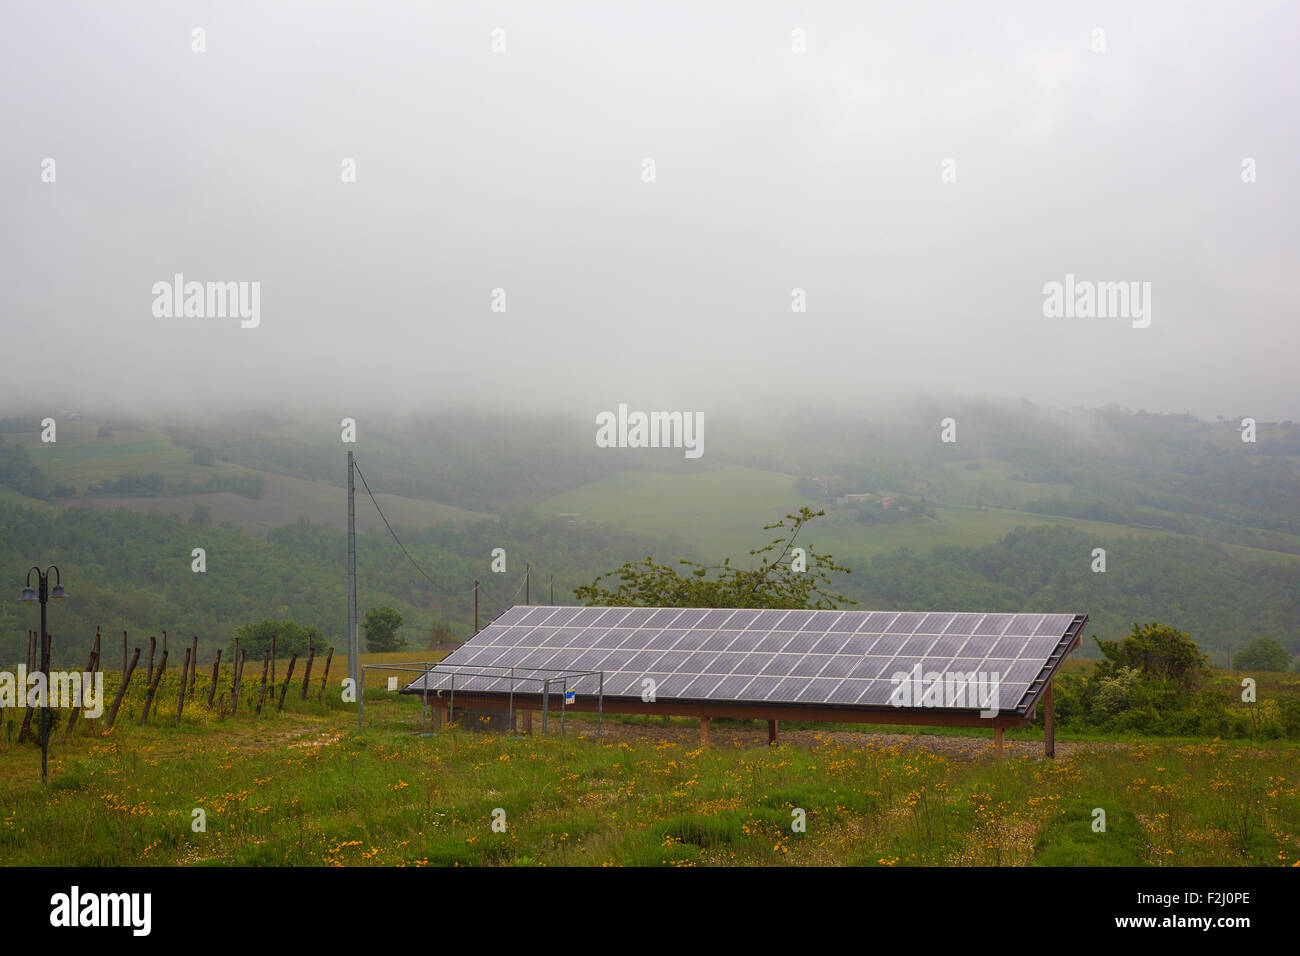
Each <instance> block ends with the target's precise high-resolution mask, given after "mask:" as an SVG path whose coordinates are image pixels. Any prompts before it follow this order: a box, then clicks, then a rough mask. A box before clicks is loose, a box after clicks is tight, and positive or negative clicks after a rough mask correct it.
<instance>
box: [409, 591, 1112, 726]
mask: <svg viewBox="0 0 1300 956" xmlns="http://www.w3.org/2000/svg"><path fill="white" fill-rule="evenodd" d="M1086 620H1087V618H1086V617H1085V616H1083V615H1075V614H1009V613H996V614H985V613H980V612H926V611H810V610H783V609H773V610H753V609H745V610H737V609H731V608H644V607H615V608H609V607H550V606H542V607H538V606H525V605H518V606H515V607H512V608H511V609H510V610H508V611H506V612H505V613H504V614H502V615H501V616H500V617H499V618H497V620H496V621H494V622H493V623H492V624H490V625H488V626H487V627H486V628H484V629H483V630H482V631H480V632H479V633H478V634H477V635H475V636H474V637H473V638H472V639H471V640H469V641H467V642H466V643H465V644H464V645H462V646H461V647H460V648H458V649H457V650H455V651H454V652H452V653H451V654H450V655H449V656H448V657H447V658H445V659H444V660H443V661H442V663H440V664H439V665H438V670H437V671H435V672H433V673H431V674H430V675H429V679H428V690H430V691H434V690H446V689H448V688H450V687H451V686H452V684H453V676H452V675H453V674H454V675H455V677H454V686H455V690H456V692H457V693H472V692H479V693H502V694H504V693H508V692H509V691H510V690H511V687H512V686H513V689H514V692H515V693H517V694H518V693H531V694H538V693H541V684H540V681H539V680H536V679H534V680H528V681H525V680H523V679H522V678H526V677H527V678H543V677H555V678H558V679H557V680H555V681H554V682H553V683H552V685H551V687H550V692H551V693H552V694H558V693H560V692H561V691H562V690H563V689H565V688H571V689H574V690H576V691H577V692H578V693H580V694H595V693H596V691H597V686H598V679H597V677H596V676H594V675H580V674H574V673H572V672H574V671H600V672H603V674H604V694H605V696H606V697H635V698H638V699H639V698H640V697H641V694H642V689H643V687H644V686H645V684H644V682H645V680H646V679H647V678H650V679H652V680H653V681H654V686H655V695H656V699H658V700H660V701H663V700H665V699H676V700H691V701H714V702H720V701H726V702H736V703H764V702H766V703H780V704H806V705H815V706H833V707H840V708H851V707H857V708H867V709H894V707H893V705H891V703H890V696H891V694H893V692H894V689H895V687H896V686H897V682H896V681H895V680H894V679H893V677H894V675H895V674H897V673H898V672H908V673H911V672H913V670H914V668H915V667H916V666H917V665H918V664H919V665H920V669H921V673H922V674H924V675H927V676H928V675H930V674H932V673H937V674H941V675H949V674H954V675H955V674H969V673H971V672H981V673H986V674H989V673H992V674H997V675H998V681H999V695H998V702H999V711H1000V712H1001V713H1008V712H1015V713H1019V714H1022V715H1023V714H1024V713H1025V712H1027V710H1028V709H1029V707H1030V706H1032V704H1033V703H1034V701H1036V699H1037V696H1038V693H1039V691H1041V689H1042V687H1043V685H1044V683H1045V681H1046V680H1047V678H1048V677H1050V676H1051V674H1052V673H1054V671H1055V668H1056V666H1057V665H1059V663H1060V661H1061V659H1062V658H1063V657H1064V656H1065V654H1066V652H1068V650H1069V649H1070V647H1071V645H1072V643H1073V641H1074V639H1075V637H1076V635H1077V634H1078V632H1079V631H1080V629H1081V628H1082V626H1083V624H1084V622H1085V621H1086ZM511 668H514V669H515V673H514V675H513V677H512V676H511V673H510V669H511ZM423 689H425V678H424V677H423V676H421V677H420V678H419V679H417V680H416V681H415V682H414V683H412V684H411V685H410V686H409V687H408V688H407V691H408V692H419V691H421V690H423ZM917 709H919V708H917ZM966 709H978V708H976V707H971V708H966Z"/></svg>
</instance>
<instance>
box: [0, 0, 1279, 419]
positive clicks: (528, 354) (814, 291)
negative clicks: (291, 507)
mask: <svg viewBox="0 0 1300 956" xmlns="http://www.w3.org/2000/svg"><path fill="white" fill-rule="evenodd" d="M196 29H199V30H202V31H203V32H202V34H200V35H199V36H200V37H201V41H202V45H203V47H204V49H203V51H202V52H196V50H195V49H194V47H195V45H196V43H198V42H199V41H198V40H196V34H195V33H194V32H193V31H194V30H196ZM1097 30H1101V31H1104V36H1103V35H1101V34H1098V33H1097V32H1096V31H1097ZM796 31H798V32H796ZM1298 39H1300V8H1298V7H1297V6H1296V5H1295V4H1288V3H1273V2H1265V3H1258V2H1246V3H1241V4H1232V5H1226V4H1211V3H1197V4H1187V3H1169V4H1141V5H1132V4H1126V3H1111V4H1090V5H1087V6H1082V5H1081V6H1077V7H1076V8H1074V9H1073V10H1070V11H1068V12H1067V11H1064V10H1061V9H1057V8H1056V5H1048V4H1040V3H1032V2H1030V3H1014V4H1011V3H1002V4H992V5H983V4H979V5H976V4H962V3H953V4H938V3H934V4H930V3H927V4H897V5H892V6H890V7H885V6H884V5H877V4H858V3H851V2H834V3H824V4H817V5H806V4H799V3H790V4H776V3H738V2H737V3H714V4H701V3H690V2H682V3H662V2H660V3H632V2H614V3H609V2H604V3H600V2H593V3H560V2H546V3H528V2H519V3H493V4H452V3H434V4H425V3H420V4H417V3H414V2H411V3H384V4H360V3H351V4H330V5H324V4H316V3H312V4H308V3H292V4H291V3H267V4H259V3H248V4H238V5H234V4H225V3H211V4H207V3H204V4H194V3H168V4H157V3H154V4H125V3H113V4H86V3H68V4H65V3H54V2H40V3H37V2H29V3H19V2H11V3H9V4H6V5H5V6H4V8H3V12H2V13H0V83H2V88H3V90H4V95H3V98H2V99H0V123H2V127H0V128H2V129H3V137H2V141H3V147H2V148H0V197H2V207H3V211H4V216H3V239H2V243H3V248H2V252H3V256H0V315H2V316H3V323H4V329H3V332H4V341H5V349H4V356H5V358H4V362H3V365H2V366H0V368H2V369H3V375H2V376H0V410H3V411H9V410H18V409H20V408H21V409H29V408H32V407H40V406H41V405H42V403H48V404H49V405H50V406H51V407H52V408H55V409H57V410H63V409H65V408H76V409H78V410H80V411H83V412H88V411H91V410H93V409H95V408H100V407H109V406H111V407H113V408H130V409H132V410H135V411H156V412H159V413H165V414H169V415H170V414H187V413H194V414H200V413H206V412H213V411H220V410H226V409H235V408H247V407H251V406H256V405H259V404H261V405H264V406H272V405H273V406H276V407H279V408H290V407H291V408H295V409H312V408H322V409H324V408H328V409H329V410H330V412H331V414H333V413H335V412H337V411H339V410H342V409H349V408H352V407H353V406H355V407H357V408H358V409H362V408H364V409H368V410H374V409H392V410H394V411H395V412H400V413H403V414H407V413H411V412H418V411H420V410H422V409H432V408H437V407H442V406H446V405H448V404H449V403H454V404H457V405H462V406H463V405H469V406H473V407H482V408H493V409H503V410H506V411H509V412H513V413H519V414H524V413H531V412H534V411H538V410H547V411H563V412H565V413H569V412H571V413H573V414H574V415H575V416H581V417H582V418H583V419H584V420H587V421H590V420H591V416H592V415H593V414H595V413H596V412H597V411H600V410H611V409H614V408H615V407H616V406H617V405H618V403H628V404H629V405H630V406H632V407H633V408H660V409H681V410H692V411H695V410H699V411H702V412H704V413H705V414H708V413H709V412H712V411H715V410H723V409H736V408H753V407H759V406H771V405H788V406H793V405H799V404H805V403H824V402H833V403H835V404H836V405H837V406H838V407H841V408H846V409H850V410H851V409H855V408H860V409H863V410H868V409H879V408H880V407H881V406H882V405H887V404H891V403H895V402H897V401H900V400H903V399H907V398H909V397H911V396H915V395H921V394H935V393H939V394H959V395H975V396H989V397H994V398H1022V397H1023V398H1028V399H1030V400H1031V401H1034V402H1038V403H1042V404H1047V405H1054V406H1062V407H1066V406H1075V405H1085V406H1100V405H1104V404H1109V403H1119V404H1121V405H1125V406H1128V407H1131V408H1139V407H1142V408H1146V409H1148V410H1153V411H1172V412H1183V411H1191V412H1193V413H1195V414H1198V415H1202V416H1205V417H1213V416H1215V415H1217V414H1230V415H1233V414H1240V415H1253V416H1255V417H1257V418H1259V419H1260V420H1262V421H1268V420H1278V419H1297V418H1300V390H1298V389H1297V388H1296V387H1295V384H1294V382H1295V374H1296V373H1295V362H1296V358H1295V357H1296V355H1297V353H1298V352H1300V349H1298V348H1297V346H1298V345H1300V331H1298V330H1300V323H1298V321H1297V320H1298V319H1300V284H1297V282H1296V281H1295V274H1296V263H1297V262H1298V261H1300V239H1298V238H1297V229H1296V225H1295V224H1296V221H1297V213H1298V211H1300V209H1298V206H1297V198H1298V197H1300V182H1298V176H1297V173H1298V172H1300V162H1298V160H1300V156H1298V154H1297V145H1298V144H1297V136H1298V133H1297V129H1298V128H1297V124H1296V117H1297V116H1300V102H1298V101H1300V92H1298V91H1300V84H1298V83H1297V79H1298V78H1300V77H1298V74H1300V67H1298V66H1297V62H1300V61H1298V60H1297V44H1298ZM1099 42H1104V51H1099V50H1097V49H1095V48H1096V47H1097V46H1098V45H1099ZM494 45H495V46H497V47H498V48H500V47H501V46H502V45H504V49H497V50H494V49H493V47H494ZM800 45H802V46H803V47H804V50H803V51H802V52H797V51H796V49H795V48H796V47H799V46H800ZM49 159H52V160H54V164H53V166H52V167H51V166H50V164H48V163H47V162H46V161H47V160H49ZM646 160H651V161H652V162H653V182H647V181H645V180H646V178H647V176H648V175H649V173H648V170H649V166H648V165H647V163H646ZM1247 160H1249V161H1251V163H1253V170H1254V179H1255V181H1253V182H1245V181H1243V175H1244V173H1243V169H1244V167H1243V163H1244V162H1245V161H1247ZM350 163H354V164H355V165H354V166H351V165H350ZM1246 165H1248V166H1249V165H1251V164H1250V163H1247V164H1246ZM352 169H354V170H355V181H347V180H349V179H350V178H351V177H350V171H351V170H352ZM51 174H52V175H51ZM50 178H52V179H53V181H47V180H48V179H50ZM1246 178H1250V176H1249V175H1248V174H1246ZM177 274H180V275H182V276H183V277H184V281H185V282H190V281H194V282H200V283H208V282H212V283H225V282H234V283H250V284H251V283H254V282H256V283H259V286H258V294H259V296H260V298H259V300H258V315H257V321H256V323H255V324H250V323H248V322H241V320H240V318H239V317H238V316H231V315H227V316H225V317H217V316H205V317H197V316H189V317H187V316H185V315H184V314H183V312H184V310H183V307H182V305H181V304H180V303H176V304H174V306H173V307H172V309H171V312H172V314H163V315H159V314H157V313H158V312H159V311H160V310H161V311H162V312H164V313H166V312H167V311H168V308H167V307H166V306H165V305H164V306H159V304H158V301H157V293H156V292H155V291H154V290H155V287H156V284H159V283H162V284H166V285H171V284H172V283H173V281H174V277H175V276H176V275H177ZM1067 276H1068V277H1072V278H1071V279H1070V280H1069V281H1071V282H1074V281H1076V280H1077V281H1078V282H1095V283H1137V284H1138V287H1141V286H1142V284H1143V283H1149V284H1150V285H1149V287H1147V288H1149V290H1150V297H1149V300H1147V301H1146V307H1147V308H1148V313H1147V315H1146V316H1145V319H1140V318H1139V317H1134V318H1132V319H1130V318H1129V317H1128V316H1126V315H1121V316H1118V317H1115V316H1111V317H1097V316H1094V317H1083V316H1080V315H1072V316H1066V317H1048V316H1047V315H1045V308H1044V301H1045V292H1044V288H1045V286H1046V285H1047V284H1049V283H1053V282H1058V283H1066V282H1067ZM250 287H251V286H250ZM494 290H504V311H494V303H495V305H496V306H497V308H498V309H499V308H500V306H501V296H500V294H499V293H497V292H495V291H494ZM794 290H802V294H803V301H804V303H805V304H806V310H805V311H795V310H794V308H793V306H796V305H797V304H798V296H799V294H798V293H796V292H795V291H794ZM494 297H495V298H494ZM1141 321H1147V322H1148V323H1149V324H1147V325H1145V327H1142V326H1141V324H1140V322H1141ZM244 325H250V327H243V326H244Z"/></svg>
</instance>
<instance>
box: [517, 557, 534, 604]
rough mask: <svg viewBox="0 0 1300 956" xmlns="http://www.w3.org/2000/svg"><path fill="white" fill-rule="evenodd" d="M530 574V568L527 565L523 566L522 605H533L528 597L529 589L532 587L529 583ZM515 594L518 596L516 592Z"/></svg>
mask: <svg viewBox="0 0 1300 956" xmlns="http://www.w3.org/2000/svg"><path fill="white" fill-rule="evenodd" d="M532 573H533V572H532V568H531V567H530V566H529V565H527V564H525V565H524V603H525V604H532V603H533V602H532V600H531V599H530V598H529V597H528V593H529V589H530V588H531V587H532V584H531V583H530V582H531V577H530V575H532ZM515 593H516V594H518V593H519V592H518V591H516V592H515Z"/></svg>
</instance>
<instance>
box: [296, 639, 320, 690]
mask: <svg viewBox="0 0 1300 956" xmlns="http://www.w3.org/2000/svg"><path fill="white" fill-rule="evenodd" d="M315 659H316V648H314V647H312V645H311V638H308V639H307V669H306V670H304V671H303V672H302V693H301V694H299V695H298V699H299V700H306V699H307V683H308V682H309V681H310V680H311V662H312V661H314V660H315Z"/></svg>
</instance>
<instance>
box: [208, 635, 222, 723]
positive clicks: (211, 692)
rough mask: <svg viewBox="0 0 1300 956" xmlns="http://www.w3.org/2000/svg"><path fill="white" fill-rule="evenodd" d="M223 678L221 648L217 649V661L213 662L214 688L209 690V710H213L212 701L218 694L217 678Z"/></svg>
mask: <svg viewBox="0 0 1300 956" xmlns="http://www.w3.org/2000/svg"><path fill="white" fill-rule="evenodd" d="M220 676H221V648H219V647H218V648H217V659H216V660H215V661H213V662H212V686H211V687H209V688H208V710H211V709H212V699H213V698H214V697H215V696H216V694H217V678H218V677H220Z"/></svg>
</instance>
